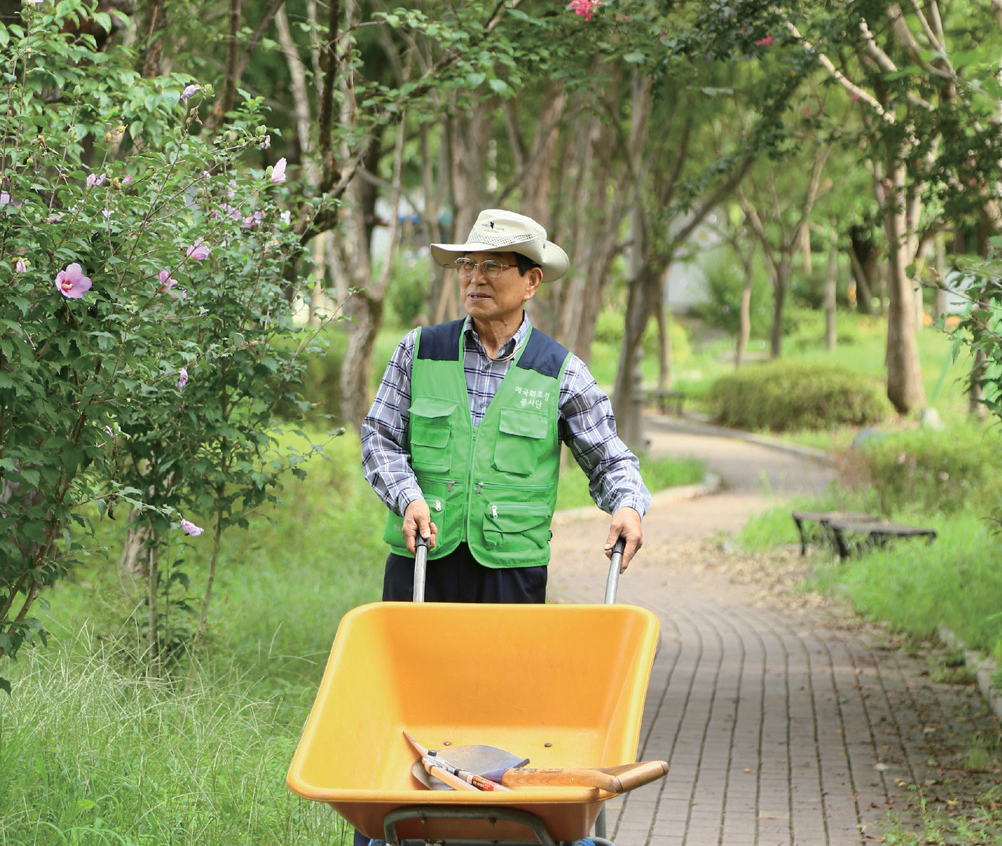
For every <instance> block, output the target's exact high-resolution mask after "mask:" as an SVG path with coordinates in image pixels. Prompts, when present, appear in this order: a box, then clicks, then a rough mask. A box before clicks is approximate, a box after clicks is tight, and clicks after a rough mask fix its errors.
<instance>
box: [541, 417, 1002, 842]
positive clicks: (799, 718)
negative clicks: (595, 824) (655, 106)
mask: <svg viewBox="0 0 1002 846" xmlns="http://www.w3.org/2000/svg"><path fill="white" fill-rule="evenodd" d="M721 441H722V439H720V438H707V437H705V436H700V435H698V434H693V433H689V434H683V433H675V434H672V433H666V432H661V431H658V432H655V433H654V434H653V443H652V450H653V451H655V452H673V451H674V452H679V451H681V452H688V453H689V454H695V455H698V454H701V453H702V454H703V455H704V457H707V458H709V459H710V461H711V466H713V468H714V469H715V470H716V471H717V472H719V473H721V475H722V476H723V477H724V481H725V483H728V484H730V485H731V488H730V489H729V490H725V491H723V492H720V493H716V494H712V495H708V496H703V497H697V498H695V499H686V500H682V501H678V500H675V501H673V500H672V499H671V498H670V497H659V498H657V500H656V502H655V504H654V506H653V507H652V509H651V512H650V514H649V515H648V518H647V520H646V521H645V541H646V542H645V546H644V549H643V551H642V552H641V554H640V556H638V558H637V559H636V560H635V562H634V564H633V566H632V567H631V568H630V570H629V571H628V572H627V573H626V574H624V576H623V578H622V580H621V582H620V589H619V597H618V599H619V601H620V602H628V603H633V604H636V605H641V606H644V607H647V608H649V609H651V610H652V611H654V612H655V613H656V614H657V615H658V617H659V618H660V620H661V647H660V650H659V652H658V655H657V658H656V660H655V664H654V668H653V671H652V674H651V680H650V688H649V691H648V696H647V702H646V707H645V713H644V720H643V727H642V732H641V740H640V750H639V756H640V757H641V758H644V759H652V758H660V759H665V760H668V761H669V762H670V764H671V771H670V772H669V774H668V776H667V778H665V779H664V780H662V781H661V782H658V783H656V784H654V785H650V786H648V787H645V788H641V789H639V790H635V791H633V792H632V793H629V794H627V795H626V796H624V797H620V798H618V799H616V800H613V801H610V802H609V803H607V805H606V819H607V830H608V837H609V838H610V839H612V840H614V841H615V842H616V844H617V846H641V845H642V844H651V846H682V845H683V844H685V846H704V844H718V846H751V844H763V846H771V844H783V845H784V846H793V844H797V845H798V846H815V844H817V846H822V844H823V845H824V846H857V844H864V843H872V842H876V841H877V839H878V838H879V837H880V835H881V832H882V831H884V830H886V826H887V824H888V823H887V820H888V814H889V812H893V813H894V814H895V815H896V816H897V817H898V818H899V819H900V820H901V821H902V825H904V826H905V827H907V826H910V825H914V824H915V820H914V819H913V817H914V814H913V813H912V810H913V809H912V806H913V804H914V801H915V786H916V785H919V786H922V787H923V788H924V790H925V791H926V792H927V793H928V792H930V791H932V792H933V793H935V792H936V790H937V789H938V788H937V785H940V784H942V783H943V781H944V779H946V780H950V779H951V773H957V772H959V769H958V768H959V766H960V762H961V759H962V757H963V754H964V747H965V744H968V743H970V742H971V739H972V737H973V736H974V735H975V733H976V732H979V731H980V732H985V733H986V734H989V735H990V734H991V733H992V732H993V731H997V721H996V720H995V718H994V717H993V716H992V715H991V712H990V711H989V710H988V709H987V708H986V707H985V705H984V703H983V701H982V700H981V698H980V695H979V694H978V693H977V691H976V689H975V688H973V687H964V686H956V685H946V684H937V683H934V682H933V681H931V680H930V677H929V674H928V662H927V660H926V659H925V657H923V656H919V657H915V656H910V655H909V654H907V652H906V651H905V650H904V649H903V648H901V647H900V646H899V645H897V644H895V643H894V642H893V641H892V640H890V639H889V638H888V637H887V636H886V634H885V633H884V632H883V631H882V630H881V629H880V628H879V627H873V626H864V625H862V624H859V623H856V622H852V621H846V620H845V619H844V618H842V617H841V616H840V615H839V614H836V613H835V612H834V611H833V609H826V608H824V607H823V606H819V605H818V604H817V603H813V604H812V603H809V602H802V601H798V600H796V599H791V598H790V596H791V595H790V594H786V595H785V598H784V595H783V594H782V593H776V592H772V593H769V592H763V591H762V590H760V589H759V588H758V586H757V585H756V584H755V582H754V580H749V579H747V578H745V579H744V581H745V582H746V583H745V584H743V585H742V584H736V583H735V579H734V578H733V573H732V572H730V570H729V568H728V566H727V553H725V552H721V551H720V544H719V543H718V542H717V543H715V542H713V537H714V536H715V535H716V536H718V538H719V534H718V533H719V532H721V531H723V532H728V531H732V530H733V529H735V528H737V527H738V526H740V525H741V524H742V523H743V522H744V520H745V519H746V517H747V515H748V514H749V513H751V512H753V511H755V510H757V509H760V508H763V507H765V506H768V505H773V504H775V503H776V502H777V501H778V497H780V496H785V495H787V494H792V493H795V492H797V491H798V490H801V489H803V488H804V487H805V486H806V488H808V489H811V490H817V489H818V487H819V486H821V487H823V485H824V484H826V483H827V480H828V479H829V478H830V472H829V471H827V470H826V469H825V468H822V467H820V466H819V465H818V464H817V463H815V462H808V461H804V460H803V459H798V458H796V457H793V456H790V455H787V454H783V453H776V452H775V451H773V450H768V449H765V448H763V447H760V446H755V445H753V444H740V443H738V442H734V441H726V442H724V443H720V442H721ZM729 467H730V468H734V469H733V470H732V472H731V473H730V474H729V473H728V468H729ZM763 474H764V477H765V478H767V479H768V490H769V493H768V495H765V494H763V493H762V491H761V490H756V489H755V488H756V486H757V487H759V488H761V482H760V480H761V479H762V478H763ZM729 476H730V477H729ZM607 530H608V518H607V517H605V516H604V515H601V514H600V513H598V512H597V511H596V512H587V513H582V514H576V515H569V516H568V515H563V516H562V517H561V519H559V520H558V521H557V522H556V524H555V527H554V559H553V562H552V564H551V567H550V589H549V593H550V597H551V599H552V600H553V601H569V602H595V601H601V596H602V590H603V585H604V581H603V580H604V577H605V569H604V565H605V559H604V558H600V557H598V556H596V554H595V551H596V548H597V549H599V550H600V548H601V542H602V541H603V540H604V537H605V533H606V532H607ZM785 561H786V563H785V564H784V566H786V567H789V566H790V563H791V562H792V563H793V564H795V565H797V566H801V565H800V563H799V561H798V560H794V559H793V557H792V555H791V554H786V559H785ZM767 566H768V565H767Z"/></svg>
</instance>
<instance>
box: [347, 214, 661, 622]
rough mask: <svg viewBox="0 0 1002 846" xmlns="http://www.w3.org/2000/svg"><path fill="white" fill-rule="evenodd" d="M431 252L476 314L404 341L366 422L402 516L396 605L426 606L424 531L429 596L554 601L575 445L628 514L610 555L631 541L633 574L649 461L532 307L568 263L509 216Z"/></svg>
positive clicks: (395, 542) (392, 582)
mask: <svg viewBox="0 0 1002 846" xmlns="http://www.w3.org/2000/svg"><path fill="white" fill-rule="evenodd" d="M431 252H432V256H433V257H434V259H435V260H436V261H437V262H438V263H439V264H440V265H442V266H443V267H450V266H452V267H455V268H456V269H457V270H458V272H459V282H460V287H461V291H462V295H463V306H464V308H465V310H466V313H467V317H466V318H465V319H463V320H458V321H453V322H451V323H444V324H440V325H438V326H431V327H427V328H424V329H416V330H414V331H412V332H410V333H409V334H408V335H406V336H405V337H404V339H403V340H402V341H401V342H400V344H399V346H398V347H397V349H396V351H395V352H394V354H393V357H392V358H391V360H390V363H389V365H388V366H387V368H386V372H385V374H384V375H383V379H382V382H381V384H380V386H379V390H378V392H377V394H376V397H375V400H374V402H373V404H372V407H371V409H370V410H369V413H368V415H367V416H366V418H365V420H364V422H363V424H362V464H363V468H364V470H365V477H366V479H367V480H368V482H369V484H370V485H371V486H372V488H373V490H375V492H376V493H377V494H379V496H380V497H381V498H382V500H383V501H384V502H385V503H386V505H387V507H388V508H389V510H390V514H389V519H388V521H387V528H386V535H385V540H386V541H387V543H388V544H389V545H390V547H391V552H390V554H389V557H388V558H387V562H386V570H385V574H384V579H383V599H384V600H408V599H410V598H411V597H412V595H413V579H414V559H413V556H414V552H415V543H416V538H417V537H418V536H419V535H420V536H421V537H422V538H426V539H427V540H428V542H429V547H430V552H429V556H428V558H429V564H428V571H427V576H426V585H425V599H426V600H428V601H429V602H506V603H508V602H544V601H545V598H546V572H547V571H546V565H547V563H548V561H549V555H550V549H549V538H550V522H551V519H552V517H553V511H554V507H555V503H556V493H557V475H558V470H559V462H560V444H561V442H562V443H565V444H567V446H568V447H569V448H570V450H571V454H572V455H573V456H574V458H575V459H576V461H577V463H578V464H579V466H580V467H581V468H582V469H583V470H584V472H585V473H586V474H587V475H588V478H589V480H590V484H589V490H590V492H591V495H592V497H593V499H594V500H595V502H596V503H597V504H598V505H599V507H601V508H602V509H603V510H605V511H606V512H607V513H609V514H611V515H612V522H611V525H610V528H609V533H608V536H607V537H606V539H605V552H606V555H607V556H609V555H611V550H612V547H613V545H614V544H615V542H616V541H617V540H618V539H619V538H623V539H624V541H625V550H624V553H623V559H622V565H621V567H622V569H623V570H625V569H626V568H627V567H628V566H629V564H630V560H631V559H632V558H633V556H634V554H635V553H636V552H637V551H638V550H639V549H640V547H641V545H642V543H643V535H642V528H641V519H642V517H643V515H644V514H645V513H646V511H647V508H648V506H649V505H650V493H649V492H648V490H647V488H646V486H645V485H644V483H643V480H642V479H641V477H640V471H639V462H638V461H637V458H636V456H635V455H633V453H632V452H630V450H629V449H628V448H627V447H626V445H625V444H624V443H623V442H622V441H621V440H620V439H619V437H618V436H617V435H616V424H615V419H614V418H613V415H612V407H611V404H610V402H609V399H608V397H607V396H606V395H605V394H604V393H602V391H601V390H600V389H599V388H598V385H597V384H596V383H595V379H594V378H593V377H592V375H591V374H590V373H589V372H588V368H587V367H586V366H585V364H584V362H582V361H581V359H579V358H578V357H577V356H575V355H573V354H571V353H569V352H568V351H567V350H566V349H564V348H563V347H562V346H560V345H559V344H558V343H557V342H556V341H554V340H553V339H551V338H549V337H547V336H546V335H544V334H543V333H542V332H541V331H539V330H538V329H535V328H533V326H532V325H531V322H530V321H529V318H528V316H527V315H526V313H525V310H524V305H525V303H526V302H528V301H529V300H530V299H532V297H533V295H535V293H536V291H537V290H539V286H540V285H541V284H543V283H545V282H551V281H553V280H555V279H558V278H560V277H561V276H563V275H564V273H566V272H567V268H568V259H567V254H566V253H565V252H564V251H563V250H562V249H561V248H560V247H558V246H557V245H556V244H554V243H552V242H550V241H548V240H547V239H546V230H545V229H544V228H543V227H542V226H540V225H539V224H538V223H537V222H536V221H534V220H532V219H531V218H528V217H525V216H524V215H520V214H515V213H513V212H509V211H502V210H498V209H488V210H486V211H483V212H481V213H480V215H479V217H478V218H477V221H476V223H475V224H474V226H473V229H472V231H471V232H470V235H469V238H467V240H466V242H465V243H463V244H432V245H431Z"/></svg>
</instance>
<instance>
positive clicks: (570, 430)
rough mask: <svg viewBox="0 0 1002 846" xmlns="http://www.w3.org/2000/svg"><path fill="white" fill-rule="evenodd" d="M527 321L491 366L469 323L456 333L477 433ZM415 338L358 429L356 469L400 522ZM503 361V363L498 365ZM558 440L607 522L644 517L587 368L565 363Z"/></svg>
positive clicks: (645, 502)
mask: <svg viewBox="0 0 1002 846" xmlns="http://www.w3.org/2000/svg"><path fill="white" fill-rule="evenodd" d="M529 325H530V324H529V318H528V315H526V317H525V319H524V320H523V321H522V325H521V326H519V328H518V331H517V332H516V333H515V335H514V337H513V338H511V339H510V340H509V341H508V342H507V343H505V344H504V346H502V347H501V350H500V351H499V354H498V358H497V359H494V360H492V359H491V358H490V357H489V356H488V355H487V353H486V351H485V350H484V347H483V344H481V342H480V338H479V336H478V335H477V333H476V330H474V328H473V325H472V323H471V322H470V318H466V325H465V326H464V327H463V350H464V353H463V369H464V371H465V372H466V387H467V389H468V392H469V398H470V417H471V419H472V420H473V425H474V426H479V425H480V421H481V420H483V417H484V412H485V411H486V410H487V406H488V405H489V404H490V402H491V400H492V399H493V398H494V395H495V394H496V393H497V391H498V387H500V385H501V380H502V379H503V378H504V376H505V374H506V373H507V372H508V368H509V367H510V366H511V358H510V355H511V354H512V353H514V351H515V350H516V349H517V348H518V347H519V346H521V344H522V342H523V341H524V340H525V338H526V336H527V335H528V334H529ZM416 337H417V330H413V331H411V332H409V333H408V334H407V335H406V336H404V339H403V340H402V341H401V342H400V344H399V345H398V346H397V348H396V350H395V351H394V353H393V356H392V358H391V359H390V363H389V364H388V365H387V367H386V372H385V373H384V374H383V379H382V381H381V382H380V384H379V390H378V391H377V392H376V398H375V400H373V403H372V407H371V408H370V409H369V413H368V414H367V415H366V417H365V420H364V421H363V422H362V468H363V470H364V472H365V478H366V481H368V483H369V484H370V485H371V486H372V489H373V490H374V491H375V492H376V493H377V494H379V496H380V498H381V499H382V500H383V502H385V503H386V505H387V506H388V507H389V508H390V509H391V510H392V511H394V512H396V513H397V514H400V515H403V513H404V511H406V509H407V506H408V505H409V504H410V503H411V502H412V501H413V500H415V499H418V498H420V497H421V496H422V493H421V488H420V486H419V485H418V481H417V477H416V476H415V475H414V471H413V470H412V469H411V464H410V455H409V453H408V450H407V427H408V422H409V420H410V414H409V409H410V405H411V366H412V364H413V361H414V346H415V340H416ZM505 358H507V360H506V361H502V360H501V359H505ZM559 410H560V412H559V413H560V420H559V424H558V432H559V435H560V440H561V441H562V442H563V443H565V444H567V446H568V447H569V448H570V450H571V454H572V455H573V456H574V459H575V460H576V461H577V463H578V465H579V466H580V467H581V469H582V470H584V472H585V475H587V476H588V479H589V484H588V489H589V491H590V493H591V496H592V499H594V500H595V503H596V504H597V505H598V507H599V508H601V509H602V510H603V511H605V512H607V513H609V514H614V513H615V512H616V511H617V510H618V509H620V508H622V507H624V506H627V505H628V506H630V507H632V508H634V509H636V510H637V511H638V512H639V513H640V516H641V517H643V516H644V514H646V513H647V509H648V508H649V507H650V504H651V495H650V492H649V491H648V490H647V487H646V485H644V482H643V479H642V478H641V477H640V462H639V461H638V460H637V457H636V456H635V455H634V454H633V453H632V452H630V450H629V448H628V447H627V446H626V444H624V443H623V442H622V441H621V440H620V439H619V437H618V436H617V434H616V420H615V418H614V417H613V415H612V404H611V403H610V402H609V398H608V397H607V396H606V395H605V394H604V393H603V392H602V391H601V389H600V388H599V387H598V384H597V383H596V382H595V379H594V377H593V376H592V375H591V373H589V372H588V367H587V366H586V365H585V363H584V362H583V361H581V359H580V358H578V357H577V356H575V355H572V356H571V357H570V360H569V361H568V362H567V367H566V368H565V369H564V375H563V380H562V381H561V383H560V398H559Z"/></svg>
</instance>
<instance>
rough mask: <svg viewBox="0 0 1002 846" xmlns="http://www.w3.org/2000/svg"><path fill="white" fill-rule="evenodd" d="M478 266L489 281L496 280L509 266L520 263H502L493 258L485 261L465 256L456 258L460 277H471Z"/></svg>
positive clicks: (515, 265)
mask: <svg viewBox="0 0 1002 846" xmlns="http://www.w3.org/2000/svg"><path fill="white" fill-rule="evenodd" d="M478 267H479V268H480V272H481V273H482V274H484V278H485V279H486V280H487V281H488V282H495V281H497V278H498V277H499V276H500V275H501V272H502V271H504V270H507V269H508V268H509V267H518V265H517V264H502V263H501V262H499V261H494V260H493V259H484V261H474V260H473V259H471V258H465V257H464V258H458V259H456V270H458V271H459V278H460V279H469V278H471V277H472V276H473V274H474V272H475V271H476V269H477V268H478Z"/></svg>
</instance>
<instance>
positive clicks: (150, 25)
mask: <svg viewBox="0 0 1002 846" xmlns="http://www.w3.org/2000/svg"><path fill="white" fill-rule="evenodd" d="M166 28H167V4H166V2H165V0H148V2H146V3H144V4H143V12H142V16H141V18H140V22H139V32H140V33H141V35H140V37H141V38H142V41H141V46H140V48H139V56H138V65H139V67H138V70H139V75H140V76H142V77H143V78H144V79H156V77H158V76H160V75H161V71H162V62H163V51H164V35H163V34H164V30H165V29H166Z"/></svg>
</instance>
